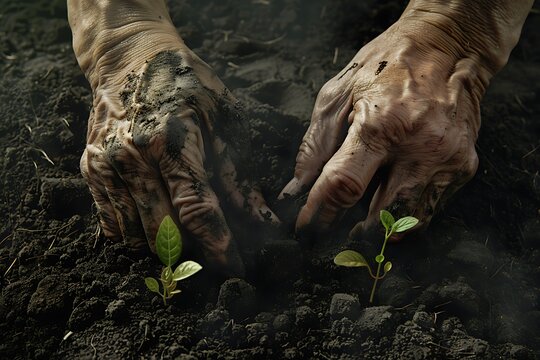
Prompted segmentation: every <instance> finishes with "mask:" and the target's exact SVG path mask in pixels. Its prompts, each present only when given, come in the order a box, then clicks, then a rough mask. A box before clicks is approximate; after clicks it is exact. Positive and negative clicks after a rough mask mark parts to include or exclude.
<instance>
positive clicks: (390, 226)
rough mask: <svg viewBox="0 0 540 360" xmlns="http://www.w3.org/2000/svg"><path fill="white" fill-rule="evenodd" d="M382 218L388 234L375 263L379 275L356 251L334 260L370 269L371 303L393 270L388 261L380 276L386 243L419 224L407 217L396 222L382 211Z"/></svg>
mask: <svg viewBox="0 0 540 360" xmlns="http://www.w3.org/2000/svg"><path fill="white" fill-rule="evenodd" d="M380 218H381V223H382V225H383V226H384V228H385V229H386V232H385V235H384V242H383V245H382V248H381V252H380V253H379V255H377V256H375V262H377V273H376V274H375V275H374V274H373V271H371V266H369V264H368V262H367V261H366V259H365V258H364V256H363V255H362V254H360V253H358V252H356V251H354V250H345V251H342V252H340V253H339V254H337V255H336V257H335V258H334V263H335V264H336V265H339V266H347V267H366V268H367V269H368V271H369V275H370V276H371V277H372V278H373V287H372V288H371V295H370V296H369V302H370V303H372V302H373V297H374V296H375V289H376V287H377V282H378V281H379V280H381V279H383V278H384V277H385V276H386V274H387V273H388V272H389V271H390V270H391V269H392V263H391V262H390V261H387V262H386V263H385V264H384V266H383V270H384V273H383V274H382V275H380V274H381V266H382V263H383V262H384V250H385V248H386V242H387V241H388V239H390V237H391V236H392V235H393V234H396V233H400V232H404V231H407V230H409V229H411V228H413V227H414V226H415V225H416V224H418V219H417V218H415V217H412V216H406V217H403V218H401V219H399V220H398V221H396V220H394V217H393V216H392V214H390V213H389V212H388V211H386V210H381V215H380Z"/></svg>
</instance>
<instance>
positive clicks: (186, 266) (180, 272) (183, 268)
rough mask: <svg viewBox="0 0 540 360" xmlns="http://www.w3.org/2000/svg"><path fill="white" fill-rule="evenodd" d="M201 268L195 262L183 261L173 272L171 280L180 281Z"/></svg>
mask: <svg viewBox="0 0 540 360" xmlns="http://www.w3.org/2000/svg"><path fill="white" fill-rule="evenodd" d="M201 269H202V266H201V265H199V264H197V263H196V262H195V261H184V262H183V263H181V264H180V265H178V267H177V268H176V270H174V275H173V280H174V281H180V280H183V279H185V278H187V277H190V276H191V275H193V274H195V273H197V272H198V271H199V270H201Z"/></svg>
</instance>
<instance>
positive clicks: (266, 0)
mask: <svg viewBox="0 0 540 360" xmlns="http://www.w3.org/2000/svg"><path fill="white" fill-rule="evenodd" d="M251 3H252V4H260V5H270V0H253V1H252V2H251Z"/></svg>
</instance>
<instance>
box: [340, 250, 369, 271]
mask: <svg viewBox="0 0 540 360" xmlns="http://www.w3.org/2000/svg"><path fill="white" fill-rule="evenodd" d="M334 263H335V264H336V265H339V266H347V267H362V266H366V267H368V268H369V264H368V262H367V261H366V259H365V258H364V257H363V256H362V254H360V253H358V252H356V251H354V250H345V251H342V252H340V253H339V254H337V255H336V257H335V258H334Z"/></svg>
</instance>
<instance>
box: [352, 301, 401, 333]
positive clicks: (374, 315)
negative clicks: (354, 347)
mask: <svg viewBox="0 0 540 360" xmlns="http://www.w3.org/2000/svg"><path fill="white" fill-rule="evenodd" d="M396 321H397V316H396V315H395V313H394V309H393V307H391V306H373V307H368V308H365V309H364V310H363V311H362V313H361V314H360V317H359V318H358V321H357V325H358V328H359V330H360V331H361V332H362V333H364V334H366V335H382V334H387V333H388V332H389V331H390V330H392V329H393V328H394V326H395V324H396Z"/></svg>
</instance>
